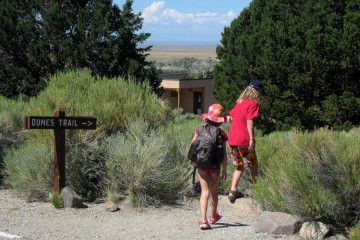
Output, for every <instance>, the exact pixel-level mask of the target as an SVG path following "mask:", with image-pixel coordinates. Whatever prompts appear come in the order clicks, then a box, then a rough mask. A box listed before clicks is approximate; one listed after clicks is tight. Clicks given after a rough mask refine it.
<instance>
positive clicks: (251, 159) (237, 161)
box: [229, 145, 257, 167]
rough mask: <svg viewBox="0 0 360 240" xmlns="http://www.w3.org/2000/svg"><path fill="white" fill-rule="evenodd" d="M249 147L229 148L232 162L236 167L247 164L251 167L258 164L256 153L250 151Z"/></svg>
mask: <svg viewBox="0 0 360 240" xmlns="http://www.w3.org/2000/svg"><path fill="white" fill-rule="evenodd" d="M248 147H249V146H243V145H239V146H229V148H230V155H231V159H232V162H233V164H234V166H235V167H238V166H241V165H243V164H245V166H246V167H248V166H249V167H251V166H254V165H256V164H257V160H256V153H255V152H250V151H249V150H248Z"/></svg>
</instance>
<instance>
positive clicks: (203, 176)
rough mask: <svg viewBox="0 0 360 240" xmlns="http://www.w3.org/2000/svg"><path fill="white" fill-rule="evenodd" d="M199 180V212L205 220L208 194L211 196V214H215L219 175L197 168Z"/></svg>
mask: <svg viewBox="0 0 360 240" xmlns="http://www.w3.org/2000/svg"><path fill="white" fill-rule="evenodd" d="M198 172H199V180H200V186H201V197H200V212H201V220H203V221H207V217H206V211H207V204H208V199H209V196H211V214H212V216H216V209H217V205H218V192H217V189H218V186H219V175H218V174H217V173H215V174H214V175H210V174H208V173H207V172H205V171H204V170H202V169H201V168H198Z"/></svg>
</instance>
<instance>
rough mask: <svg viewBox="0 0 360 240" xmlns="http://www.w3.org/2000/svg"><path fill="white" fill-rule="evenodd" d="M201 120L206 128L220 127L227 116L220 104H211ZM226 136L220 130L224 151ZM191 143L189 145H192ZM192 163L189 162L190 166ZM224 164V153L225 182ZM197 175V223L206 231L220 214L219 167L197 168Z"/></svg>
mask: <svg viewBox="0 0 360 240" xmlns="http://www.w3.org/2000/svg"><path fill="white" fill-rule="evenodd" d="M202 118H203V120H204V121H205V126H206V127H220V126H221V125H222V123H223V122H227V116H226V115H225V114H224V108H223V107H222V106H221V105H220V104H213V105H211V106H210V107H209V111H208V113H207V114H202ZM198 131H199V129H196V132H195V135H194V137H193V139H192V142H194V141H195V139H196V137H197V136H198ZM227 139H228V138H227V135H226V133H225V131H224V130H221V140H222V144H223V149H225V146H226V141H227ZM192 142H191V143H192ZM190 145H191V144H190ZM191 163H192V161H190V164H191ZM226 163H227V156H226V151H224V154H223V161H222V165H223V169H222V179H223V180H226V176H227V175H226ZM198 174H199V180H200V186H201V197H200V212H201V221H199V225H200V229H202V230H206V229H210V228H211V227H210V225H209V223H210V224H214V223H216V222H217V221H219V220H220V218H221V217H222V213H221V211H220V210H218V209H217V205H218V187H219V182H220V165H219V166H218V167H217V168H200V167H198ZM209 196H210V197H211V201H210V203H211V215H210V217H209V220H207V218H206V212H207V205H208V199H209Z"/></svg>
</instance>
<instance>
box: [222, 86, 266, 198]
mask: <svg viewBox="0 0 360 240" xmlns="http://www.w3.org/2000/svg"><path fill="white" fill-rule="evenodd" d="M262 91H263V84H262V82H261V81H259V80H251V81H250V84H249V86H247V87H246V89H245V90H244V92H243V93H242V94H241V95H240V97H239V99H238V100H237V102H236V105H235V107H234V108H233V109H232V110H231V111H230V115H231V116H229V118H230V120H231V121H232V124H231V129H230V132H229V148H230V155H231V158H232V161H233V164H234V166H235V167H236V169H235V171H234V175H233V178H232V183H231V189H230V193H229V197H228V198H229V200H230V202H231V203H235V200H236V198H237V194H238V190H237V186H238V183H239V180H240V178H241V175H242V173H243V172H244V170H245V168H247V167H250V174H251V181H252V183H253V184H255V183H256V180H255V177H256V176H257V175H258V163H257V160H256V154H255V136H254V120H255V119H256V118H257V117H258V112H259V100H260V97H261V93H262Z"/></svg>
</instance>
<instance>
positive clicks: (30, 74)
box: [0, 0, 160, 97]
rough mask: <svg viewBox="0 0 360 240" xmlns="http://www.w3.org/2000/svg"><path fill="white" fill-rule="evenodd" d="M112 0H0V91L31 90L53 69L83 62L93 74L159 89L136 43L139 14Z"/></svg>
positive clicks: (34, 91) (141, 38) (142, 37)
mask: <svg viewBox="0 0 360 240" xmlns="http://www.w3.org/2000/svg"><path fill="white" fill-rule="evenodd" d="M132 3H133V1H131V0H127V1H126V2H125V4H124V5H123V7H122V8H119V7H118V6H117V5H113V4H112V0H80V1H74V0H49V1H38V0H2V1H1V2H0V80H1V83H0V94H2V95H4V96H7V97H14V96H17V95H18V94H25V95H29V96H33V95H36V94H37V93H38V92H39V91H41V90H42V89H43V88H44V87H45V86H46V81H45V79H46V78H48V77H49V76H50V75H53V74H55V73H56V72H57V71H62V70H67V69H74V68H89V69H91V71H92V73H93V74H94V75H100V76H107V77H116V76H130V75H131V76H133V77H134V79H136V80H137V81H140V82H142V81H149V82H150V84H151V85H152V87H153V89H154V90H155V91H157V92H159V89H158V87H159V86H160V80H159V79H158V78H157V71H156V69H155V67H154V66H153V64H152V63H151V62H148V61H146V52H147V51H149V50H150V49H151V47H146V48H141V47H139V46H140V43H143V42H144V41H146V39H147V38H148V37H149V36H150V34H149V33H143V32H140V31H141V28H142V18H141V15H140V14H135V13H133V11H132Z"/></svg>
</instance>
